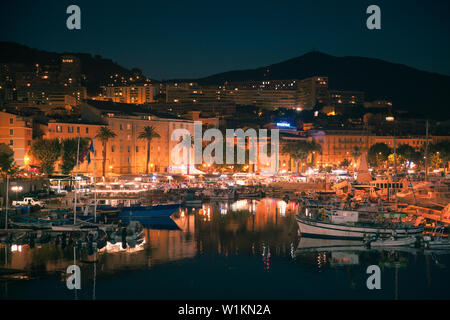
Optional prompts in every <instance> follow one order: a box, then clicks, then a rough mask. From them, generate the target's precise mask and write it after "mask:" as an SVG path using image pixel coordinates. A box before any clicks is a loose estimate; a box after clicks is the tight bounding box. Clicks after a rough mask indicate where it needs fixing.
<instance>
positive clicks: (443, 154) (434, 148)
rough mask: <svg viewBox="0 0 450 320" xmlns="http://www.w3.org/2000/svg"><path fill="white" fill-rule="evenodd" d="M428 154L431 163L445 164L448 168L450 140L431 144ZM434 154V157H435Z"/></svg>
mask: <svg viewBox="0 0 450 320" xmlns="http://www.w3.org/2000/svg"><path fill="white" fill-rule="evenodd" d="M428 156H429V157H430V158H431V160H432V161H431V164H433V158H434V159H435V160H434V163H435V164H437V165H438V166H440V165H441V164H443V166H444V168H447V166H448V163H449V162H450V141H443V142H439V143H436V144H430V145H429V149H428ZM433 156H434V157H433Z"/></svg>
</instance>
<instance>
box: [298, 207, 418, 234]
mask: <svg viewBox="0 0 450 320" xmlns="http://www.w3.org/2000/svg"><path fill="white" fill-rule="evenodd" d="M358 216H359V213H358V212H357V211H341V212H340V215H336V214H335V215H334V216H331V220H329V221H326V220H325V219H320V218H319V217H317V218H313V217H303V216H300V215H296V220H297V223H298V226H299V233H300V234H301V235H302V236H306V237H318V238H328V239H353V240H364V239H368V238H371V237H373V236H381V237H389V236H392V235H395V236H396V237H399V238H403V237H409V236H420V235H422V232H423V227H415V226H411V225H404V224H386V223H377V222H361V221H359V219H358Z"/></svg>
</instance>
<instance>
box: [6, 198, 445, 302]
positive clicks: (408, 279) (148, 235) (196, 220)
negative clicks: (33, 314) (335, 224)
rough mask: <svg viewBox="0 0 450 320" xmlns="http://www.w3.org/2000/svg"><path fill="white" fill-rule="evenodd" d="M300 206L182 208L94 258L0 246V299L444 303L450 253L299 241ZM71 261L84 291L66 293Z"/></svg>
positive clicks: (54, 248) (81, 251)
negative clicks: (133, 240)
mask: <svg viewBox="0 0 450 320" xmlns="http://www.w3.org/2000/svg"><path fill="white" fill-rule="evenodd" d="M300 209H301V208H299V207H298V205H296V204H294V203H289V204H287V203H285V202H284V201H281V200H273V199H262V200H258V201H257V200H248V201H247V200H240V201H237V202H234V203H211V204H204V205H203V206H202V208H196V209H192V208H190V209H188V208H184V209H183V210H182V211H180V212H178V213H177V214H175V215H174V216H173V222H174V223H172V224H170V223H166V224H164V223H163V224H159V223H158V224H159V225H155V226H152V227H150V228H147V229H146V230H145V242H144V243H143V244H141V245H138V246H136V247H134V248H126V249H123V248H122V247H121V245H120V244H116V245H112V244H110V243H109V244H108V245H107V246H106V247H104V248H102V249H101V250H99V251H98V252H96V253H93V252H92V251H90V250H88V249H87V248H76V249H74V248H73V247H72V246H67V247H64V248H62V247H61V245H60V244H58V245H55V243H54V242H52V243H47V244H43V245H40V246H35V247H34V248H30V247H29V246H28V245H22V246H18V245H8V246H6V245H1V246H0V298H1V299H89V300H90V299H449V298H450V290H449V284H450V272H449V266H450V251H435V252H424V251H423V250H416V249H404V251H394V250H367V249H364V248H354V247H351V245H352V243H348V244H347V243H345V242H342V241H341V242H330V241H323V240H314V239H306V238H300V237H299V236H298V235H297V231H298V227H297V224H296V222H295V217H294V215H295V213H297V212H298V211H299V210H300ZM317 247H320V248H318V249H317ZM74 261H75V264H77V265H79V266H80V268H81V279H82V281H81V282H82V283H81V290H68V289H67V287H66V280H65V279H66V273H65V270H66V268H67V267H68V266H69V265H71V264H74ZM94 261H96V263H94ZM373 264H377V265H379V266H380V267H381V286H382V289H381V290H374V291H371V290H368V289H367V286H366V280H367V278H368V275H367V274H366V269H367V267H368V266H369V265H373Z"/></svg>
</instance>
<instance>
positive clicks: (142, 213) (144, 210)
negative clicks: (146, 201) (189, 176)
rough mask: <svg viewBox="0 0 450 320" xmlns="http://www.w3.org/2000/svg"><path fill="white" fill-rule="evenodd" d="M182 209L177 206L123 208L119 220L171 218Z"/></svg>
mask: <svg viewBox="0 0 450 320" xmlns="http://www.w3.org/2000/svg"><path fill="white" fill-rule="evenodd" d="M179 208H180V205H179V204H178V203H177V204H159V205H154V206H131V207H123V209H122V211H121V212H120V214H119V216H118V218H119V219H123V218H131V217H132V218H133V219H135V218H149V217H170V216H171V215H172V214H174V213H175V211H177V210H178V209H179Z"/></svg>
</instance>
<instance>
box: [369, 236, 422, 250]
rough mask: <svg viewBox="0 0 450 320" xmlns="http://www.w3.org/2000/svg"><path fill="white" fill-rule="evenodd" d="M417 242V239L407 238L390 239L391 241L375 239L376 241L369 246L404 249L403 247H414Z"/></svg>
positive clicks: (370, 242)
mask: <svg viewBox="0 0 450 320" xmlns="http://www.w3.org/2000/svg"><path fill="white" fill-rule="evenodd" d="M416 242H417V238H416V237H405V238H395V237H390V238H389V239H375V240H374V241H369V242H368V243H367V244H368V245H369V246H370V247H372V248H374V247H402V246H414V245H415V244H416Z"/></svg>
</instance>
